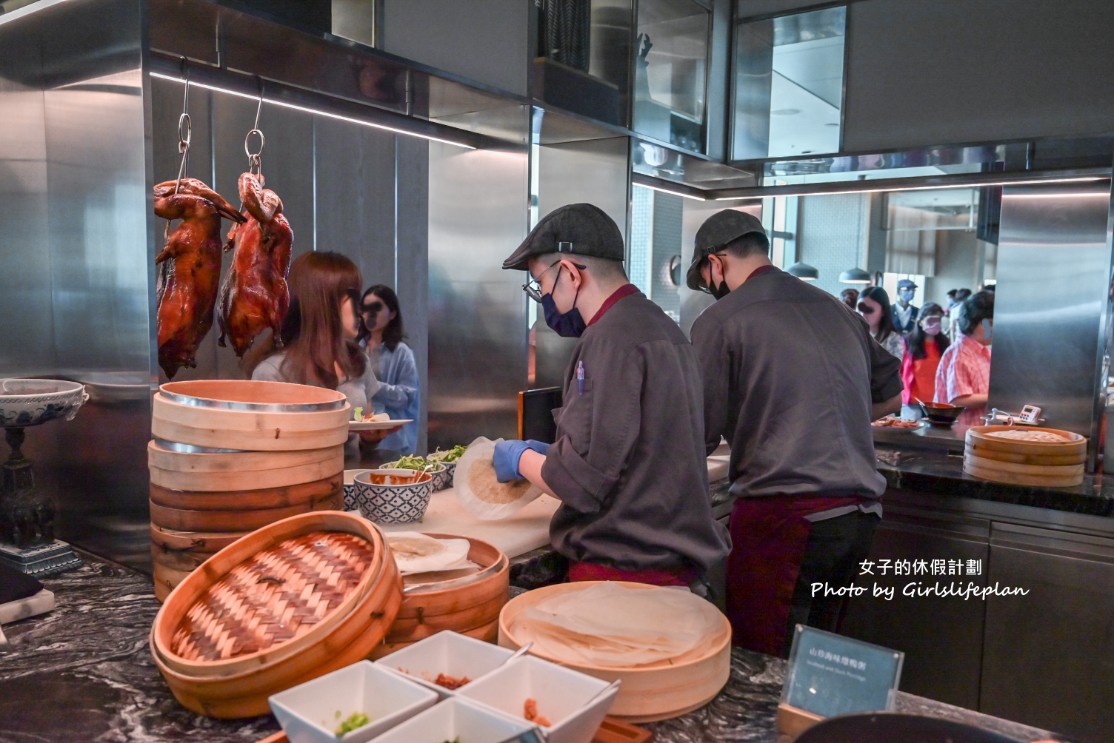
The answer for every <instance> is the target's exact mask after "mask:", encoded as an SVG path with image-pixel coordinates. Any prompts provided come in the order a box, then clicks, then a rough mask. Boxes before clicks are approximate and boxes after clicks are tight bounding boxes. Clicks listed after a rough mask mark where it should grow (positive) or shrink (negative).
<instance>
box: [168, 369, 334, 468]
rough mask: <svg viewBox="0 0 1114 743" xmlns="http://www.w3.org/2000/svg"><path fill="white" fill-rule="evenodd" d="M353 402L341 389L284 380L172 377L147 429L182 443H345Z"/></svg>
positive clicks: (269, 447) (274, 447) (276, 446)
mask: <svg viewBox="0 0 1114 743" xmlns="http://www.w3.org/2000/svg"><path fill="white" fill-rule="evenodd" d="M351 413H352V411H351V408H350V407H349V405H348V401H347V399H346V398H345V396H344V394H343V393H340V392H336V391H334V390H327V389H324V388H321V387H311V386H308V385H301V384H286V383H284V382H255V381H238V380H227V379H212V380H196V381H190V382H170V383H167V384H164V385H162V387H160V388H159V392H158V393H156V394H155V396H154V400H153V404H152V420H151V432H152V434H154V436H155V437H156V438H160V439H164V440H166V441H173V442H177V443H181V444H191V445H194V446H202V447H209V448H217V449H237V450H247V451H294V450H299V449H320V448H323V447H327V446H336V445H338V444H343V443H344V442H345V441H347V439H348V419H349V417H350V416H351Z"/></svg>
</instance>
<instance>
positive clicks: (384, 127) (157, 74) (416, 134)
mask: <svg viewBox="0 0 1114 743" xmlns="http://www.w3.org/2000/svg"><path fill="white" fill-rule="evenodd" d="M150 74H151V77H154V78H158V79H159V80H169V81H170V82H173V83H185V82H186V81H185V79H184V78H182V77H179V76H177V75H166V74H163V73H161V72H151V73H150ZM189 84H190V86H191V87H195V88H204V89H205V90H212V91H215V92H217V93H225V94H227V95H232V96H236V97H237V98H247V99H249V100H252V101H258V100H260V98H262V100H263V102H264V103H266V104H268V105H274V106H280V107H282V108H289V109H292V110H294V111H302V112H303V113H308V114H313V115H315V116H324V117H326V118H329V119H336V120H337V121H347V122H349V123H351V124H359V125H360V126H366V127H370V128H372V129H382V130H383V131H387V132H392V133H394V134H402V135H405V136H408V137H417V138H418V139H425V140H429V141H430V142H441V143H443V144H451V145H453V146H455V147H463V148H464V149H466V150H474V149H476V148H475V147H474V146H472V145H470V144H465V143H463V142H454V141H453V140H451V139H445V138H442V137H435V136H432V135H430V134H422V133H420V132H412V131H407V130H406V129H401V128H398V127H393V126H387V125H386V124H380V123H377V122H374V121H369V120H367V119H357V118H354V117H352V116H343V115H341V114H336V113H332V112H331V111H325V110H323V109H320V108H311V107H309V106H302V105H299V104H297V103H290V102H289V101H284V100H281V99H278V98H273V97H269V96H260V95H259V94H258V93H254V94H253V93H244V92H242V91H239V90H233V89H232V88H225V87H222V86H220V85H213V84H211V83H204V82H198V81H197V80H194V79H190V81H189ZM369 115H370V116H374V114H369Z"/></svg>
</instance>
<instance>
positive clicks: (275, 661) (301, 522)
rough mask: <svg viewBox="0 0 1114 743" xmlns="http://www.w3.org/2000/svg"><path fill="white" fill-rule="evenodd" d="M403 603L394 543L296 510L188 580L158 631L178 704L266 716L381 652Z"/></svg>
mask: <svg viewBox="0 0 1114 743" xmlns="http://www.w3.org/2000/svg"><path fill="white" fill-rule="evenodd" d="M401 602H402V582H401V578H400V577H399V574H398V569H397V567H396V566H395V563H394V559H393V557H392V556H391V554H390V551H389V547H388V546H387V544H386V540H384V539H383V536H382V534H381V533H380V532H379V530H378V529H377V528H376V527H375V526H374V525H372V524H371V523H369V522H367V521H365V520H364V519H361V518H359V517H357V516H353V515H351V514H347V513H343V512H340V511H320V512H314V513H307V514H302V515H298V516H293V517H290V518H287V519H283V520H281V521H278V522H275V523H273V524H270V525H269V526H266V527H263V528H262V529H259V530H257V531H254V532H252V533H250V534H248V535H247V536H245V537H243V538H241V539H239V540H237V541H235V542H233V543H232V544H231V545H229V546H227V547H225V548H224V549H222V550H220V551H219V552H217V553H216V554H215V555H213V556H212V557H211V558H210V559H208V560H206V561H205V562H204V563H203V564H202V565H201V566H200V567H199V568H197V569H196V570H194V571H193V572H191V573H190V574H189V575H187V576H186V577H185V578H184V579H183V580H182V582H181V583H180V584H179V585H178V586H177V588H175V589H174V590H173V591H172V592H171V593H170V595H169V596H168V597H167V599H166V603H165V604H164V605H163V607H162V608H161V609H160V610H159V613H158V615H157V616H156V617H155V622H154V624H153V626H152V629H151V650H152V655H153V656H154V658H155V662H156V665H157V666H158V667H159V670H160V671H161V672H162V673H163V676H164V678H166V680H167V682H168V684H169V685H170V687H171V690H172V691H173V692H174V695H175V697H176V698H178V700H179V701H180V702H181V703H182V704H183V705H185V706H187V707H188V708H190V709H192V710H194V711H196V712H200V713H202V714H207V715H211V716H217V717H244V716H251V715H258V714H264V713H266V711H267V697H268V696H269V695H270V694H273V693H275V692H277V691H279V690H281V689H285V688H289V687H290V686H293V685H295V684H297V683H301V682H302V681H305V680H308V679H311V678H315V677H317V676H320V675H322V674H324V673H327V672H329V671H331V670H335V669H336V668H339V667H342V666H343V665H347V664H349V663H352V662H355V661H356V660H359V659H360V658H362V657H366V656H367V655H368V654H370V652H371V650H372V649H373V648H374V647H375V646H376V645H377V644H379V643H380V642H381V641H382V639H383V637H384V636H385V635H386V632H387V629H388V628H389V626H390V624H391V622H392V621H393V620H394V618H395V616H396V615H397V614H398V610H399V607H400V605H401Z"/></svg>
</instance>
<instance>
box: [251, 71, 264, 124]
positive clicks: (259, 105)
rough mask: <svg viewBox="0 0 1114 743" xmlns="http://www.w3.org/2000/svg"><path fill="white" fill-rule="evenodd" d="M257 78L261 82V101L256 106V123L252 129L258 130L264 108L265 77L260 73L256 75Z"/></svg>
mask: <svg viewBox="0 0 1114 743" xmlns="http://www.w3.org/2000/svg"><path fill="white" fill-rule="evenodd" d="M255 79H256V80H257V81H258V82H259V103H257V104H256V106H255V125H254V126H253V127H252V129H256V130H258V129H259V113H260V112H261V111H262V110H263V78H261V77H260V76H259V75H256V76H255Z"/></svg>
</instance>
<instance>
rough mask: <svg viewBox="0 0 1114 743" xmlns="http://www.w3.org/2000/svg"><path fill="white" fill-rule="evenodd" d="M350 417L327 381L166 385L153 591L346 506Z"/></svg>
mask: <svg viewBox="0 0 1114 743" xmlns="http://www.w3.org/2000/svg"><path fill="white" fill-rule="evenodd" d="M349 414H350V407H349V405H348V403H347V400H346V398H345V396H344V395H343V394H342V393H340V392H336V391H334V390H327V389H323V388H320V387H309V386H305V385H299V384H285V383H281V382H254V381H239V380H198V381H190V382H172V383H168V384H164V385H162V387H161V388H160V390H159V392H158V393H156V395H155V397H154V401H153V415H152V421H151V433H152V434H153V436H154V440H152V441H151V442H150V443H149V444H148V447H147V462H148V467H149V469H150V474H151V485H150V499H151V501H150V507H151V556H152V561H153V573H154V580H155V596H156V597H157V598H158V599H159V600H160V601H161V600H163V599H165V598H166V596H167V594H168V593H169V592H170V590H171V589H172V588H174V587H175V586H176V585H178V583H180V582H181V581H182V580H183V579H184V578H185V577H186V576H187V575H188V574H189V573H190V571H192V570H193V569H194V568H196V567H197V566H198V565H200V564H201V563H202V562H204V561H205V560H206V559H208V558H210V557H212V556H213V555H214V554H215V553H216V552H218V551H219V550H221V549H223V548H224V547H227V546H228V545H229V544H231V543H232V542H234V541H235V540H236V539H238V538H240V537H241V536H243V535H245V534H247V533H249V532H251V531H253V530H255V529H258V528H260V527H263V526H266V525H267V524H270V523H273V522H275V521H278V520H280V519H283V518H286V517H289V516H294V515H297V514H301V513H306V512H309V511H320V510H330V509H337V510H339V509H342V508H343V507H344V491H343V480H344V475H343V473H344V444H345V442H346V441H347V439H348V418H349Z"/></svg>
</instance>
